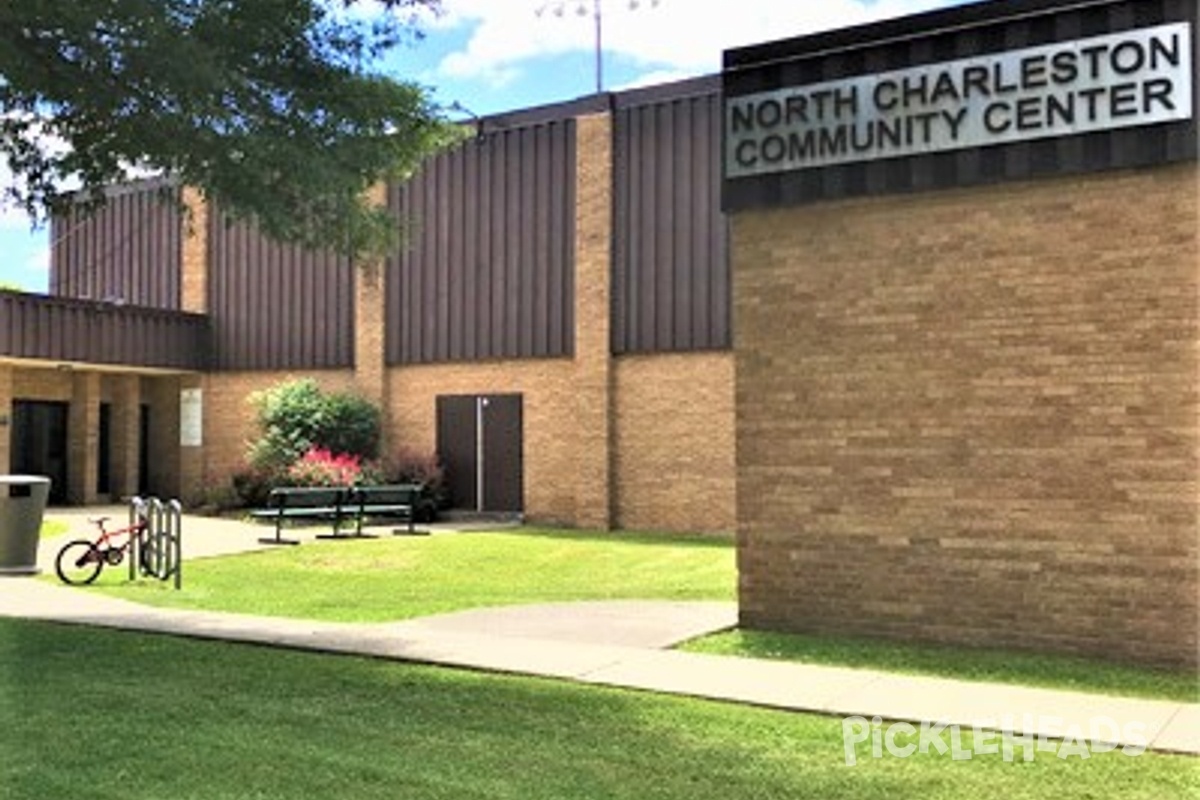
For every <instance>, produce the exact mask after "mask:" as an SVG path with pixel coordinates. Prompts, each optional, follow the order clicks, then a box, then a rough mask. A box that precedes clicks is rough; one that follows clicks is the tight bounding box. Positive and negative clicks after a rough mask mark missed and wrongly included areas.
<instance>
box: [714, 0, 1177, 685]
mask: <svg viewBox="0 0 1200 800" xmlns="http://www.w3.org/2000/svg"><path fill="white" fill-rule="evenodd" d="M1196 13H1197V6H1196V3H1195V2H1172V1H1171V0H1165V1H1162V2H1158V1H1155V0H1137V2H1121V1H1117V0H1086V1H1083V2H1075V0H1071V1H1070V2H1065V1H1064V0H1009V2H991V3H976V4H968V5H964V6H960V7H957V8H953V9H949V10H945V11H939V12H933V13H929V14H923V15H919V16H914V17H909V18H905V19H899V20H893V21H889V22H884V23H881V24H877V25H870V26H865V27H862V28H855V29H850V30H844V31H834V32H831V33H828V34H822V35H818V36H811V37H805V38H800V39H795V40H791V41H784V42H775V43H770V44H764V45H761V46H755V47H748V48H745V49H741V50H736V51H732V52H728V53H726V56H725V70H724V94H725V103H726V109H727V114H728V117H727V126H728V127H727V130H726V137H725V159H726V161H725V164H726V172H727V176H728V180H727V182H726V184H725V193H724V199H725V208H726V210H727V211H728V212H729V214H730V216H731V218H732V237H731V242H732V245H731V252H732V264H733V275H734V312H733V313H734V319H735V320H736V325H735V337H734V338H735V342H736V353H737V355H736V360H737V366H736V376H737V412H736V413H737V424H736V428H737V472H738V484H737V485H738V529H739V569H740V582H741V583H740V603H741V617H742V621H743V623H744V624H746V625H748V626H751V627H766V628H781V629H789V630H806V631H835V632H839V633H848V634H869V635H875V636H890V637H897V638H906V639H907V638H917V639H932V640H941V641H950V642H969V643H979V644H983V643H986V644H990V645H997V646H1010V647H1022V648H1033V649H1046V650H1057V651H1068V652H1081V653H1087V654H1091V655H1099V656H1104V657H1109V658H1117V659H1127V660H1141V661H1157V662H1164V663H1177V664H1188V665H1191V666H1193V667H1194V666H1195V665H1196V663H1197V630H1198V628H1200V615H1198V613H1197V604H1198V598H1200V582H1198V580H1197V575H1198V566H1200V563H1198V560H1197V555H1198V553H1197V537H1198V534H1200V525H1198V523H1200V519H1198V516H1197V510H1198V506H1197V503H1198V500H1200V493H1198V488H1200V487H1198V485H1197V476H1198V469H1197V468H1198V466H1200V464H1198V462H1197V457H1198V454H1200V428H1198V426H1200V414H1198V412H1200V404H1198V400H1200V393H1198V390H1200V359H1198V356H1200V351H1198V349H1197V345H1198V343H1200V336H1198V334H1200V329H1198V327H1197V322H1198V314H1197V312H1198V305H1197V301H1198V298H1200V225H1198V222H1200V216H1198V213H1197V212H1198V210H1200V209H1198V206H1197V199H1198V197H1200V182H1198V173H1197V163H1196V158H1197V136H1196V118H1195V113H1194V109H1195V108H1196V95H1195V93H1196V80H1195V74H1196V66H1195V65H1196V63H1197V61H1196V55H1195V48H1196V39H1195V25H1196Z"/></svg>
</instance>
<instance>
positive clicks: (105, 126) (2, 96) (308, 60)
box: [0, 0, 455, 255]
mask: <svg viewBox="0 0 1200 800" xmlns="http://www.w3.org/2000/svg"><path fill="white" fill-rule="evenodd" d="M354 5H355V3H354V0H72V2H71V3H45V2H44V0H6V2H5V3H3V4H0V154H3V155H4V156H5V157H6V158H7V160H8V163H9V166H10V168H11V169H12V171H13V172H14V174H15V175H16V176H17V177H18V178H19V182H18V183H17V184H16V185H14V186H11V187H8V188H7V189H6V190H5V193H6V196H7V199H9V200H11V201H14V202H16V203H17V204H19V205H21V206H22V207H24V208H25V209H26V210H27V211H29V212H30V213H31V215H33V216H34V217H35V218H38V219H42V218H45V216H46V215H48V214H54V213H60V212H61V211H63V210H65V209H66V208H67V207H68V206H69V205H70V204H71V203H73V202H76V201H77V200H78V196H77V195H73V194H72V193H71V191H70V190H71V189H74V188H81V189H82V190H83V192H84V195H85V196H90V197H92V198H93V199H95V198H98V197H99V189H100V188H101V187H103V186H104V185H105V184H109V183H112V182H115V181H120V180H122V179H123V178H124V177H125V176H126V171H127V170H128V169H129V168H130V167H137V168H139V169H142V170H147V169H149V170H160V171H162V172H164V173H167V174H169V175H171V176H173V177H174V178H175V179H177V180H178V181H180V182H182V183H185V184H188V185H192V186H195V187H198V188H199V189H200V190H201V191H202V192H203V193H204V194H205V195H206V196H207V197H208V198H209V199H211V200H214V201H216V202H217V203H219V204H220V206H221V208H222V209H223V210H224V211H225V212H227V213H230V214H232V215H233V216H236V217H243V218H245V217H252V218H254V220H255V221H256V223H257V224H258V225H259V227H260V228H261V229H262V230H263V231H264V232H265V233H267V234H268V235H270V236H273V237H275V238H278V239H282V240H287V241H293V242H298V243H301V244H304V245H308V246H314V247H330V248H332V249H335V250H338V251H339V252H343V253H348V254H352V255H357V254H362V253H364V252H372V251H375V252H378V251H379V250H380V249H381V248H382V247H383V246H384V245H385V244H386V243H387V242H388V241H389V240H390V228H391V227H392V226H390V225H389V223H388V222H387V220H386V218H385V215H383V214H381V213H379V211H378V210H373V209H371V208H369V207H368V206H367V205H366V204H365V202H364V199H363V198H364V193H365V192H366V190H367V189H368V188H369V187H370V186H371V185H372V184H373V183H375V182H376V181H378V180H380V179H383V178H387V177H391V176H397V175H404V174H407V173H409V172H411V171H412V170H413V169H415V168H416V166H417V165H418V164H419V163H420V161H421V160H422V159H423V158H424V157H426V156H427V155H428V154H429V153H431V152H432V151H434V150H436V149H437V148H439V147H441V146H444V145H445V144H446V143H447V142H449V141H450V140H452V139H453V138H454V136H455V133H454V129H453V128H452V126H450V125H449V124H448V123H446V122H444V121H443V120H442V119H441V118H440V115H439V113H438V110H437V109H436V108H435V107H434V106H433V104H432V103H431V102H430V100H429V98H428V96H427V94H426V92H425V90H424V89H422V88H421V87H419V86H417V85H416V84H415V83H412V82H405V81H398V80H394V79H391V78H388V77H385V76H382V75H380V74H377V73H376V72H373V71H372V69H373V68H374V66H375V65H376V63H377V60H378V58H379V57H380V56H381V55H382V54H383V53H386V52H387V51H388V50H389V49H390V48H392V47H394V46H396V45H397V44H398V43H399V42H401V41H403V40H404V39H405V38H411V37H413V36H419V30H418V28H416V27H415V25H414V18H413V14H414V13H415V12H417V11H419V10H422V9H425V10H431V11H436V10H437V0H374V1H373V2H364V3H361V4H359V6H358V7H354V8H351V6H354ZM368 12H370V13H368Z"/></svg>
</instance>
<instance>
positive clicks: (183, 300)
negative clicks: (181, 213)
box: [179, 186, 208, 314]
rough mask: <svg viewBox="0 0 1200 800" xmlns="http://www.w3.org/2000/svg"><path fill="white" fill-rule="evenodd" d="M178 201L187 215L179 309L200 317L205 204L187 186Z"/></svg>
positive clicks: (204, 297)
mask: <svg viewBox="0 0 1200 800" xmlns="http://www.w3.org/2000/svg"><path fill="white" fill-rule="evenodd" d="M181 199H182V201H183V204H184V206H186V207H187V210H188V215H187V216H185V217H184V220H183V254H182V263H181V273H182V274H181V275H180V306H179V307H180V308H182V309H183V310H184V311H193V312H195V313H197V314H203V313H205V312H206V311H208V203H207V202H205V200H204V196H203V195H202V194H201V193H200V191H199V190H198V189H195V188H193V187H191V186H185V187H184V188H183V191H182V198H181Z"/></svg>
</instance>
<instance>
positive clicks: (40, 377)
mask: <svg viewBox="0 0 1200 800" xmlns="http://www.w3.org/2000/svg"><path fill="white" fill-rule="evenodd" d="M71 375H72V373H71V372H70V371H68V370H59V369H24V368H21V367H18V368H17V369H15V370H14V371H13V383H12V393H13V394H12V396H13V399H16V400H45V401H49V402H62V403H69V402H70V401H71V393H72V386H71Z"/></svg>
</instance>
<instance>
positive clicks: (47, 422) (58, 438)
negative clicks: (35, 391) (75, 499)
mask: <svg viewBox="0 0 1200 800" xmlns="http://www.w3.org/2000/svg"><path fill="white" fill-rule="evenodd" d="M69 411H70V406H69V405H68V404H67V403H51V402H42V401H32V400H15V401H13V418H12V439H11V440H10V444H11V447H12V450H11V453H12V464H11V467H12V471H13V472H14V473H16V474H21V475H45V476H46V477H47V478H49V479H50V502H51V503H54V504H62V503H66V502H67V441H68V440H67V419H68V415H69Z"/></svg>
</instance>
